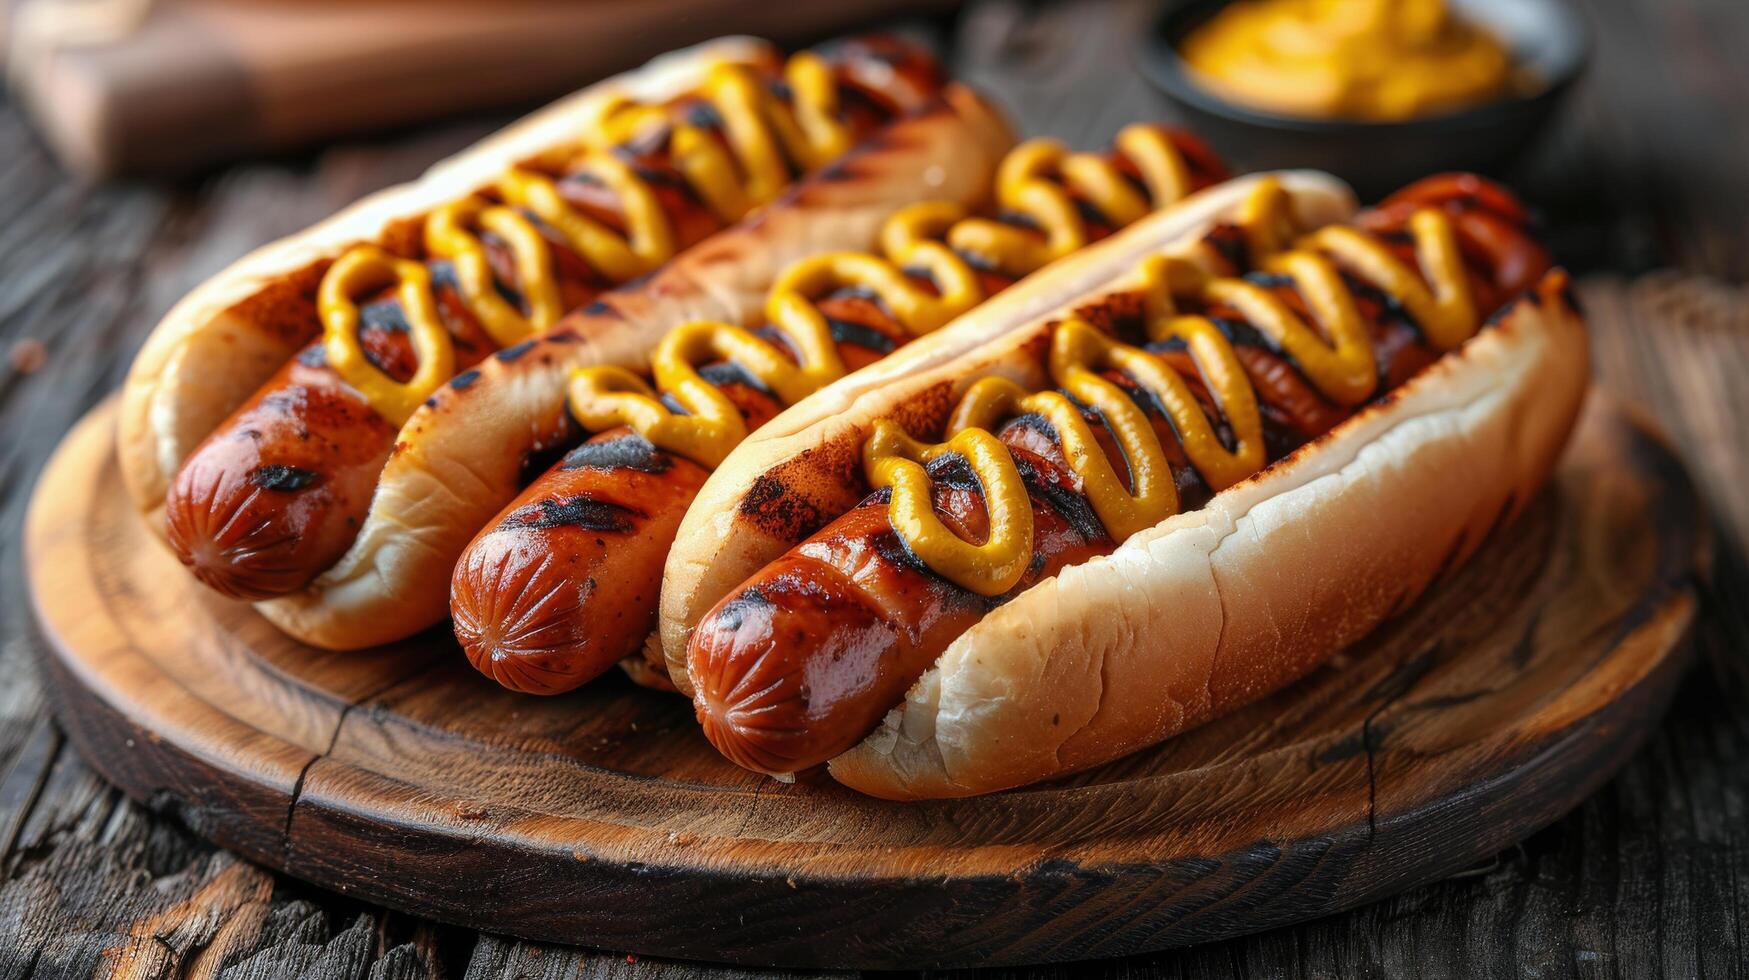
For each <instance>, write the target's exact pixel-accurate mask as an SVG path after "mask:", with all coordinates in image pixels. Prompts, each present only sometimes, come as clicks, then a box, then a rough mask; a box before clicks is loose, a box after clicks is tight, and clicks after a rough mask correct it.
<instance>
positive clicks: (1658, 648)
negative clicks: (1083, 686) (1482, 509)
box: [25, 396, 1707, 969]
mask: <svg viewBox="0 0 1749 980" xmlns="http://www.w3.org/2000/svg"><path fill="white" fill-rule="evenodd" d="M113 429H114V404H113V402H111V403H105V405H103V406H101V407H100V408H98V409H97V410H96V411H94V412H93V413H92V414H91V415H90V416H88V417H87V419H86V420H85V421H83V422H81V423H80V425H79V426H78V427H77V428H76V429H74V431H73V432H72V433H71V434H70V435H69V436H68V438H67V440H66V441H65V442H64V443H63V444H62V447H61V448H60V449H59V450H58V451H57V453H56V456H55V458H54V459H53V460H52V461H51V462H50V464H49V466H48V468H47V469H46V470H45V471H44V475H43V479H42V482H41V484H40V486H39V488H38V490H37V493H36V495H35V498H34V500H33V503H32V509H31V513H30V516H29V518H28V520H27V522H26V528H25V531H26V553H25V558H26V562H27V565H28V567H29V570H30V571H29V575H30V585H31V590H32V594H33V599H34V601H35V605H36V610H37V613H38V618H39V622H40V624H41V626H42V629H43V631H44V634H45V639H46V640H47V642H48V656H47V657H46V663H47V664H48V674H49V678H50V679H51V681H52V682H53V684H52V688H53V693H54V696H55V699H56V701H57V709H58V710H57V714H58V716H59V718H60V721H61V725H62V727H63V728H64V729H65V730H66V731H67V732H68V733H69V734H70V735H71V736H72V738H73V740H74V741H75V743H76V744H77V745H78V746H79V748H80V749H81V751H82V752H83V754H84V755H85V757H86V758H87V759H89V760H91V761H92V762H93V763H94V764H95V765H96V767H97V768H98V769H99V770H100V771H101V772H102V773H103V774H104V775H105V776H107V777H108V778H110V779H111V780H112V781H114V782H115V783H117V784H118V785H120V786H121V787H122V788H123V789H125V790H127V791H128V792H129V793H130V794H131V795H132V796H134V797H135V798H136V799H139V800H143V801H147V802H148V803H149V805H151V806H152V807H153V808H154V809H160V810H166V811H170V812H174V813H175V814H177V815H178V816H179V817H180V818H181V819H182V820H183V821H185V822H187V823H188V824H189V825H190V826H191V827H193V828H194V829H195V830H196V831H197V832H199V833H201V834H202V835H203V836H208V837H211V838H213V839H214V840H217V841H219V842H221V843H223V844H225V845H226V846H228V847H232V848H235V849H236V850H238V851H240V852H242V853H243V854H245V855H246V856H248V857H250V858H253V859H254V860H257V861H261V862H263V863H267V864H270V865H273V866H276V867H280V868H283V869H284V870H286V871H288V872H290V873H292V874H294V875H296V876H298V877H300V878H305V879H308V880H310V881H313V882H315V883H318V884H320V885H323V886H326V887H329V888H332V889H335V890H337V891H340V892H342V893H345V894H350V895H357V896H361V897H364V898H367V899H369V900H371V901H378V902H382V903H384V904H387V905H390V906H391V907H395V908H399V909H402V910H404V911H408V912H411V913H415V914H420V915H428V916H431V917H433V918H437V919H439V920H442V921H447V922H453V923H457V924H461V925H467V926H473V927H476V928H492V929H502V930H504V931H507V932H511V933H514V934H518V935H524V936H529V937H532V938H538V939H548V940H558V941H564V942H574V943H582V944H588V945H596V946H609V947H616V948H623V949H630V950H633V951H636V952H645V953H651V952H661V953H666V954H670V955H680V956H683V957H688V958H694V959H706V960H717V961H728V962H739V963H750V964H756V965H778V966H805V967H837V968H858V969H862V968H883V969H894V968H915V967H924V966H935V965H941V964H967V963H1028V962H1043V961H1053V960H1069V959H1086V958H1090V957H1095V956H1111V955H1124V954H1129V953H1134V952H1137V951H1143V950H1151V949H1156V948H1161V947H1167V946H1182V945H1189V944H1191V943H1197V942H1207V941H1211V940H1218V939H1225V938H1229V937H1231V936H1235V935H1243V934H1245V933H1250V932H1256V931H1259V930H1261V929H1266V928H1273V927H1276V926H1281V925H1286V924H1290V923H1293V922H1297V921H1301V920H1304V919H1309V918H1315V917H1317V916H1321V915H1325V914H1328V913H1330V912H1334V911H1338V910H1341V909H1344V908H1348V907H1351V906H1353V905H1356V904H1360V903H1362V902H1365V901H1368V900H1371V899H1374V898H1378V897H1380V896H1383V895H1386V894H1390V893H1393V892H1396V891H1399V890H1401V889H1403V888H1406V887H1409V886H1411V885H1415V884H1421V883H1423V882H1425V881H1427V880H1430V879H1436V878H1439V877H1442V876H1444V875H1446V874H1449V873H1450V872H1452V871H1454V870H1457V869H1460V868H1462V867H1464V866H1466V865H1468V864H1470V863H1471V862H1474V861H1476V860H1478V859H1480V858H1482V857H1485V856H1487V855H1489V854H1493V853H1495V852H1497V851H1498V850H1500V849H1501V848H1503V847H1505V846H1508V845H1510V844H1511V843H1513V842H1514V841H1516V840H1518V839H1519V838H1521V837H1523V836H1525V835H1527V834H1529V833H1531V832H1533V831H1535V830H1537V829H1539V828H1541V827H1542V826H1543V825H1545V824H1547V823H1549V822H1550V821H1552V820H1554V819H1555V818H1557V817H1558V816H1560V815H1561V814H1562V813H1564V812H1566V811H1567V810H1568V809H1570V808H1572V807H1573V806H1574V805H1576V804H1577V803H1578V802H1579V801H1580V800H1581V799H1583V798H1584V797H1585V796H1587V795H1589V794H1590V793H1591V792H1592V791H1593V790H1594V789H1595V788H1596V787H1597V786H1598V785H1600V784H1601V783H1602V782H1603V780H1604V779H1606V778H1607V777H1608V776H1609V775H1610V774H1611V773H1613V771H1614V769H1615V768H1616V767H1617V766H1618V765H1620V764H1621V762H1622V761H1624V760H1625V759H1626V757H1627V755H1628V753H1630V752H1631V751H1632V749H1633V748H1634V747H1635V746H1637V745H1638V743H1639V741H1640V740H1641V739H1642V738H1643V737H1644V736H1645V734H1646V733H1647V732H1648V731H1649V730H1650V729H1651V728H1652V727H1654V726H1655V725H1656V722H1657V719H1658V717H1659V715H1660V713H1661V710H1662V708H1663V706H1664V704H1665V703H1666V701H1667V700H1668V698H1669V695H1670V692H1671V691H1672V690H1673V689H1674V685H1675V683H1676V680H1677V679H1678V677H1679V675H1680V673H1681V667H1682V665H1683V664H1684V663H1685V662H1686V658H1685V656H1684V655H1683V654H1684V652H1685V650H1686V646H1685V644H1683V643H1682V641H1683V639H1684V638H1685V637H1686V635H1687V631H1688V627H1689V624H1690V622H1691V621H1692V618H1693V613H1694V605H1695V602H1696V597H1695V591H1694V590H1695V580H1696V576H1697V575H1698V574H1699V573H1700V571H1701V570H1702V568H1703V566H1704V564H1705V561H1706V551H1707V538H1706V536H1705V534H1704V530H1703V527H1702V521H1701V518H1700V516H1699V510H1698V503H1697V501H1696V499H1695V498H1694V495H1693V488H1692V487H1691V485H1690V484H1689V482H1688V480H1687V477H1686V475H1685V474H1684V472H1683V470H1682V468H1681V466H1680V464H1678V463H1677V462H1676V461H1675V460H1674V458H1673V457H1671V456H1670V455H1669V454H1668V452H1667V451H1666V450H1665V449H1663V448H1662V446H1661V445H1660V444H1659V443H1658V442H1657V441H1656V440H1655V439H1654V438H1653V437H1651V436H1649V435H1648V434H1647V433H1645V432H1644V431H1642V430H1640V429H1638V428H1637V427H1635V426H1634V425H1632V424H1631V423H1629V422H1627V421H1626V420H1625V417H1624V416H1622V415H1621V414H1620V413H1619V411H1617V410H1616V409H1615V408H1614V407H1613V406H1612V405H1611V403H1610V402H1609V400H1608V399H1607V398H1605V397H1602V396H1598V397H1597V398H1594V399H1593V408H1592V409H1591V410H1590V411H1589V412H1588V413H1587V415H1586V417H1585V421H1584V423H1583V424H1582V425H1581V428H1580V432H1579V434H1578V437H1577V439H1576V441H1575V444H1574V446H1573V449H1572V452H1571V454H1570V455H1569V457H1568V458H1567V459H1566V460H1565V462H1564V463H1563V466H1562V468H1561V470H1560V473H1559V475H1558V477H1557V479H1556V481H1555V488H1554V490H1553V492H1551V493H1550V494H1548V495H1546V498H1545V499H1544V500H1543V501H1542V503H1541V504H1540V505H1539V506H1535V507H1533V509H1532V511H1531V516H1530V517H1529V518H1527V519H1526V520H1524V521H1523V522H1521V523H1520V524H1519V525H1516V526H1514V527H1512V528H1510V529H1506V530H1503V531H1501V532H1500V533H1498V534H1496V535H1495V536H1494V538H1493V540H1492V542H1491V544H1490V545H1489V546H1487V547H1485V548H1484V550H1483V551H1482V552H1481V553H1480V554H1479V555H1478V556H1477V557H1476V558H1475V559H1474V560H1473V561H1472V562H1471V563H1470V564H1469V565H1467V566H1465V567H1463V568H1461V569H1459V570H1457V571H1455V572H1454V573H1451V574H1450V575H1449V576H1447V578H1446V580H1445V581H1444V582H1443V583H1442V584H1441V585H1440V586H1438V587H1437V588H1435V589H1434V590H1433V591H1431V592H1430V593H1429V594H1428V595H1427V596H1426V597H1425V598H1424V599H1423V600H1422V601H1421V602H1419V603H1417V604H1416V606H1414V607H1413V608H1411V609H1409V610H1406V611H1404V612H1403V613H1401V614H1400V615H1399V617H1398V618H1396V619H1395V620H1393V621H1392V623H1391V624H1390V625H1389V626H1387V627H1386V628H1385V629H1383V630H1381V631H1380V632H1379V633H1378V634H1377V635H1376V636H1375V637H1373V638H1371V639H1369V640H1368V641H1367V642H1366V643H1364V644H1362V645H1361V646H1359V647H1357V648H1355V649H1354V650H1352V651H1349V652H1347V653H1345V654H1344V655H1343V656H1342V657H1341V658H1340V662H1339V663H1338V664H1335V665H1333V666H1331V667H1329V668H1326V669H1323V670H1320V671H1318V672H1316V673H1315V674H1314V675H1313V676H1312V677H1311V678H1309V679H1308V680H1307V681H1305V682H1302V683H1300V684H1297V685H1294V686H1293V687H1292V688H1290V689H1289V690H1287V691H1284V692H1281V693H1280V694H1278V695H1276V696H1274V697H1272V698H1269V699H1266V700H1265V701H1262V702H1259V703H1258V704H1256V705H1253V706H1251V707H1250V708H1248V709H1246V710H1243V711H1240V712H1236V713H1234V714H1232V715H1229V716H1227V717H1225V718H1221V719H1218V720H1217V721H1215V722H1213V723H1211V724H1209V725H1206V726H1203V727H1202V728H1199V729H1196V730H1194V731H1192V732H1190V733H1188V734H1186V735H1184V736H1181V737H1179V738H1176V739H1173V740H1171V741H1169V742H1167V743H1165V744H1164V745H1162V746H1160V747H1159V748H1157V749H1155V750H1151V751H1148V752H1143V753H1138V754H1136V755H1134V756H1131V757H1129V758H1127V759H1124V760H1121V761H1119V762H1117V763H1113V764H1111V765H1108V766H1105V767H1101V768H1099V769H1096V770H1092V771H1089V772H1087V773H1083V774H1080V775H1078V776H1076V777H1073V778H1072V779H1068V780H1064V781H1060V782H1057V783H1053V784H1049V785H1046V786H1041V787H1033V788H1028V789H1024V790H1018V791H1014V792H1009V793H1003V794H998V795H994V796H989V797H983V798H977V799H971V800H956V801H944V802H938V803H930V804H895V803H889V802H886V801H879V800H872V799H867V798H863V797H859V796H857V795H855V794H853V793H851V792H849V791H847V790H845V789H843V788H842V787H839V786H837V785H836V784H833V783H831V782H830V781H827V780H823V779H822V780H812V781H804V782H801V783H797V784H794V785H783V784H778V783H775V782H771V781H767V780H764V779H763V778H762V777H758V776H755V775H753V774H750V773H747V772H745V771H742V770H740V769H738V768H736V767H734V766H732V765H730V764H728V763H727V762H725V761H724V760H723V759H721V758H720V757H719V756H718V755H717V754H716V753H715V752H714V751H713V750H712V749H711V748H710V746H709V745H708V744H707V743H706V742H705V741H704V739H703V738H702V736H701V735H700V734H699V733H698V731H697V730H696V728H695V726H694V725H693V724H692V723H691V719H690V717H689V715H690V713H691V708H690V705H688V704H687V703H686V702H685V701H683V700H681V699H679V698H675V697H673V696H670V695H663V694H657V693H654V692H650V691H647V690H644V689H642V688H638V687H636V686H634V685H631V684H629V683H626V682H624V681H623V680H620V679H616V680H615V682H612V683H605V684H597V685H591V686H590V687H588V688H587V689H585V690H583V691H579V692H575V693H573V694H571V695H567V696H563V697H557V698H541V699H531V698H527V697H523V696H520V695H516V694H513V693H510V692H506V691H503V690H501V689H499V688H497V687H495V686H494V685H492V684H490V683H489V682H488V681H486V680H485V679H484V678H482V677H480V676H479V675H477V674H476V673H475V672H474V671H472V670H470V669H468V668H467V666H466V664H465V662H464V660H463V658H462V657H461V656H460V655H459V651H457V650H456V649H455V648H454V644H453V642H452V641H451V640H450V638H449V637H447V636H445V635H442V634H430V635H426V636H421V637H418V638H415V639H414V640H411V641H408V642H405V643H401V644H396V645H394V646H391V647H388V648H384V649H381V650H377V651H368V652H365V653H347V654H335V653H325V652H323V651H319V650H316V649H314V648H310V647H305V646H303V645H300V644H297V643H295V642H293V641H291V640H289V639H288V638H286V637H284V636H282V635H280V634H279V633H278V632H277V631H275V630H274V629H273V628H272V627H271V626H270V625H268V624H267V623H266V622H265V621H264V620H262V619H260V618H259V617H258V616H257V615H255V613H254V612H253V611H252V610H250V609H249V607H247V606H246V605H243V604H239V603H233V602H228V601H225V600H223V599H219V598H216V597H210V596H208V595H207V594H206V593H205V591H204V590H202V589H201V587H200V586H199V585H198V584H196V583H194V582H192V581H191V580H190V579H189V578H188V577H187V576H185V575H183V574H181V570H180V569H179V568H178V567H177V566H176V564H175V561H174V559H173V558H172V557H171V556H170V555H169V554H168V552H167V551H166V550H164V549H162V548H160V547H158V545H157V541H156V539H155V538H153V537H152V536H151V535H150V532H149V531H147V530H146V529H145V528H144V527H143V526H142V525H141V523H140V522H139V520H138V519H137V516H136V515H135V514H134V513H133V511H132V508H131V507H130V506H129V504H128V501H127V500H126V499H125V497H124V495H123V494H121V493H119V492H118V489H117V480H116V474H115V465H116V464H115V458H114V453H113V449H112V447H113V439H114V434H113ZM680 910H684V911H680Z"/></svg>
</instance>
